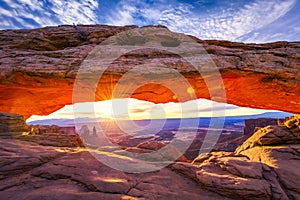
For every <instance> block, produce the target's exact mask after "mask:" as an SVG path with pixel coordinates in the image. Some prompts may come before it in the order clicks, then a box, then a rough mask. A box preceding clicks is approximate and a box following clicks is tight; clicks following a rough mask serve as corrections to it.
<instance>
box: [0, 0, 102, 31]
mask: <svg viewBox="0 0 300 200" xmlns="http://www.w3.org/2000/svg"><path fill="white" fill-rule="evenodd" d="M4 3H5V4H6V6H7V7H8V8H7V7H4V5H0V11H1V12H0V13H1V14H0V17H1V18H2V20H1V21H0V28H1V29H8V28H12V29H15V28H35V27H38V26H39V27H41V26H50V25H57V24H73V23H75V24H93V23H97V15H96V12H95V11H96V10H97V8H98V1H97V0H83V1H79V0H78V1H71V0H64V1H61V0H44V1H38V0H16V1H12V0H4Z"/></svg>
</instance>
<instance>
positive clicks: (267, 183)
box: [172, 117, 300, 200]
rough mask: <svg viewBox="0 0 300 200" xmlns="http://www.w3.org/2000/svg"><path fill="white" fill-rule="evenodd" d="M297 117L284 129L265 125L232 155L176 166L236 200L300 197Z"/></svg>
mask: <svg viewBox="0 0 300 200" xmlns="http://www.w3.org/2000/svg"><path fill="white" fill-rule="evenodd" d="M299 121H300V120H299V117H291V118H289V119H287V120H286V121H285V123H284V124H285V125H284V126H283V125H282V126H267V127H265V128H262V129H260V130H258V131H257V132H256V133H254V134H253V135H252V136H251V137H250V138H249V139H248V140H246V141H245V142H244V143H243V144H242V145H241V146H240V147H238V148H237V150H236V152H235V153H225V152H215V153H209V154H207V155H200V156H199V157H198V158H196V159H195V160H194V161H193V164H187V163H176V164H174V165H173V166H172V168H173V170H175V171H181V172H182V173H184V174H186V175H188V176H189V177H191V178H192V179H194V180H196V181H198V182H199V183H201V184H202V185H203V186H204V187H205V188H207V189H209V190H211V191H214V192H217V193H219V194H221V195H224V196H227V197H230V198H236V199H278V200H279V199H299V198H300V186H299V185H300V171H299V169H300V141H299V136H300V131H299Z"/></svg>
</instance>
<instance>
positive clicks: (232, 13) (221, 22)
mask: <svg viewBox="0 0 300 200" xmlns="http://www.w3.org/2000/svg"><path fill="white" fill-rule="evenodd" d="M295 3H296V1H295V0H285V1H279V0H277V1H266V0H260V1H256V2H254V3H250V4H247V5H245V6H244V7H242V8H237V9H235V10H232V9H231V8H230V9H229V8H228V9H222V10H220V11H219V12H218V13H213V14H210V15H208V16H205V17H202V18H201V17H200V16H199V15H198V14H197V13H195V12H192V11H191V6H190V5H188V6H185V5H183V4H181V5H179V6H178V7H177V8H172V9H169V10H165V11H164V12H163V17H161V18H160V19H159V23H160V24H164V25H167V26H168V27H169V28H170V29H171V30H173V31H178V32H184V33H189V34H193V35H196V36H198V37H200V38H202V39H223V40H236V39H237V38H239V37H241V36H242V35H245V34H247V33H250V32H251V31H253V30H255V29H259V28H261V27H264V26H266V25H268V24H270V23H272V22H273V21H275V20H277V19H278V18H280V17H282V16H283V15H285V14H286V13H287V12H288V11H289V10H290V9H291V8H292V7H293V6H294V5H295Z"/></svg>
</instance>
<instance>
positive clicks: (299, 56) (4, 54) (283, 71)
mask: <svg viewBox="0 0 300 200" xmlns="http://www.w3.org/2000/svg"><path fill="white" fill-rule="evenodd" d="M135 28H137V27H136V26H125V27H113V26H103V25H91V26H58V27H47V28H41V29H34V30H1V31H0V110H1V111H2V112H10V113H19V114H22V115H24V117H25V118H28V117H29V116H31V115H33V114H40V115H41V114H43V115H46V114H49V113H51V112H53V111H55V110H57V109H59V108H61V107H63V106H64V105H66V104H71V103H72V95H73V87H74V81H75V78H76V74H77V72H78V69H79V66H80V64H81V63H82V61H83V60H84V59H85V58H86V57H87V55H88V54H89V52H91V51H92V50H93V48H94V47H95V46H96V45H97V44H100V43H101V42H103V41H105V40H106V39H107V38H109V37H110V36H112V35H115V34H118V33H120V32H123V31H128V30H133V29H135ZM146 28H149V27H146ZM153 28H158V29H159V30H161V29H165V30H167V29H166V28H164V27H153ZM143 30H144V29H143V28H139V29H137V30H135V32H134V34H135V35H137V34H142V32H143ZM174 34H175V33H171V32H169V31H161V32H160V35H158V36H157V35H156V36H157V37H156V38H160V42H161V44H163V45H166V46H172V45H174V44H175V43H176V40H173V39H172V38H174ZM175 35H176V34H175ZM180 37H182V36H180ZM136 38H137V37H136V36H135V39H136ZM190 38H193V39H194V40H195V42H197V43H198V44H199V45H202V46H203V47H204V48H205V49H206V51H207V53H209V55H210V57H211V58H212V59H213V61H214V63H215V66H216V67H217V68H218V69H219V70H220V73H221V76H222V79H223V82H224V86H225V92H226V99H227V102H228V103H232V104H236V105H240V106H249V107H255V108H265V109H277V110H283V111H288V112H293V113H300V95H299V94H300V43H299V42H276V43H268V44H243V43H233V42H228V41H216V40H210V41H208V40H207V41H203V40H200V39H197V38H194V37H192V36H190ZM154 39H155V38H154ZM136 41H137V42H140V40H139V38H138V39H137V40H136ZM121 42H123V43H124V44H126V45H130V41H126V40H122V41H121ZM142 42H143V41H142ZM175 45H176V44H175ZM145 63H146V64H147V63H154V64H164V65H167V66H170V67H171V68H172V69H175V70H176V71H178V72H180V73H181V74H182V75H183V76H184V77H185V79H186V80H188V81H189V83H190V85H191V87H192V89H191V90H189V91H187V92H195V95H196V97H197V98H208V99H209V98H211V96H210V95H209V91H208V89H207V87H206V83H205V81H204V80H203V78H205V77H203V76H201V75H200V74H199V73H198V72H197V71H195V70H194V69H193V68H190V66H189V63H188V62H186V61H185V60H183V59H181V58H180V57H179V56H178V55H174V54H170V53H167V52H164V51H161V50H157V49H144V50H142V51H133V52H129V53H127V54H125V55H122V56H120V57H119V58H117V59H116V60H115V61H114V62H113V63H112V65H111V66H110V68H109V69H108V70H107V71H105V73H104V75H103V76H102V79H101V80H100V82H99V83H100V84H99V85H98V87H97V91H96V93H95V91H91V92H92V93H95V100H105V99H109V98H111V93H112V90H113V88H114V85H115V84H116V82H117V81H118V80H119V79H120V77H122V75H124V73H126V72H128V70H129V69H130V68H132V67H133V66H138V65H141V64H145ZM137 70H138V71H139V70H140V71H141V72H142V71H145V70H144V69H143V68H137ZM162 74H163V72H162ZM141 77H142V76H136V79H135V80H134V81H133V82H139V81H140V79H141ZM161 77H162V79H164V81H166V82H169V83H170V84H176V78H174V77H173V78H172V77H168V76H167V75H166V76H161ZM149 80H150V79H149ZM85 95H86V94H83V97H82V101H85ZM131 97H133V98H137V99H142V100H148V101H152V102H155V103H159V102H170V101H174V102H176V101H178V99H177V98H176V95H175V94H174V93H173V92H172V91H171V90H170V89H168V88H166V87H163V86H159V85H157V84H145V85H143V86H141V87H139V88H137V89H136V90H135V91H134V92H133V93H132V95H131ZM214 100H218V98H214ZM220 101H224V99H222V98H221V99H220Z"/></svg>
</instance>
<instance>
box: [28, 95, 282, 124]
mask: <svg viewBox="0 0 300 200" xmlns="http://www.w3.org/2000/svg"><path fill="white" fill-rule="evenodd" d="M74 112H75V114H74ZM265 112H278V111H274V110H263V109H253V108H246V107H238V106H235V105H232V104H225V103H218V102H214V101H211V100H207V99H197V100H192V101H188V102H184V103H172V102H170V103H165V104H154V103H152V102H148V101H142V100H137V99H131V98H127V99H114V100H106V101H99V102H85V103H77V104H75V105H66V106H64V107H63V108H61V109H59V110H57V111H56V112H53V113H51V114H49V115H48V116H38V115H33V116H31V117H30V118H29V119H27V122H32V121H36V120H49V119H74V118H75V117H76V118H102V119H117V120H128V119H131V120H139V119H164V118H182V117H185V118H191V117H219V116H241V115H243V116H247V115H257V114H263V113H265Z"/></svg>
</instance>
